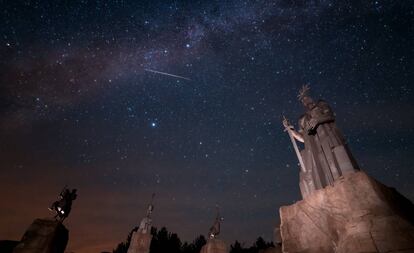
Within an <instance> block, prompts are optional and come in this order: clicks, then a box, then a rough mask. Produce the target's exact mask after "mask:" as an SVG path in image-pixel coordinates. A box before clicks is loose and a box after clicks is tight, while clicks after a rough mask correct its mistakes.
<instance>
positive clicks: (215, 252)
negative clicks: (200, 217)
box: [200, 239, 227, 253]
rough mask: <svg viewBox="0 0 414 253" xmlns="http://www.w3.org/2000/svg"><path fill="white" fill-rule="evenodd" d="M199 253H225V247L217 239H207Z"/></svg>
mask: <svg viewBox="0 0 414 253" xmlns="http://www.w3.org/2000/svg"><path fill="white" fill-rule="evenodd" d="M200 253H227V245H226V243H225V242H224V241H222V240H219V239H209V240H208V241H207V243H206V245H204V246H203V247H202V248H201V251H200Z"/></svg>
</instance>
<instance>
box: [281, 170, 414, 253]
mask: <svg viewBox="0 0 414 253" xmlns="http://www.w3.org/2000/svg"><path fill="white" fill-rule="evenodd" d="M280 219H281V236H282V241H283V243H282V245H283V252H289V253H299V252H300V253H305V252H306V253H332V252H336V253H362V252H364V253H370V252H372V253H374V252H375V253H380V252H381V253H382V252H389V253H391V252H393V253H394V252H395V253H396V252H407V253H408V252H414V206H413V204H412V203H411V202H410V201H409V200H407V199H406V198H404V197H403V196H402V195H401V194H399V193H398V192H397V191H396V190H395V189H393V188H389V187H387V186H385V185H383V184H381V183H379V182H377V181H375V180H374V179H372V178H370V177H369V176H368V175H366V174H365V173H364V172H355V173H349V174H347V175H345V176H344V177H342V178H340V179H339V180H337V181H336V182H335V183H334V185H333V186H328V187H326V188H324V189H321V190H318V191H315V192H314V193H313V194H310V195H309V196H308V197H307V198H305V199H304V200H302V201H299V202H297V203H295V204H293V205H291V206H284V207H281V208H280Z"/></svg>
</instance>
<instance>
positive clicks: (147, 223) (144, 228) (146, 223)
mask: <svg viewBox="0 0 414 253" xmlns="http://www.w3.org/2000/svg"><path fill="white" fill-rule="evenodd" d="M153 200H154V194H153V195H152V199H151V204H149V205H148V209H147V215H146V216H145V217H144V218H143V219H142V220H141V223H140V224H139V227H138V232H139V233H142V234H146V233H150V232H151V227H152V219H151V214H152V211H153V210H154V206H153V204H152V203H153Z"/></svg>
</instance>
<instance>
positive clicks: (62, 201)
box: [49, 186, 78, 222]
mask: <svg viewBox="0 0 414 253" xmlns="http://www.w3.org/2000/svg"><path fill="white" fill-rule="evenodd" d="M77 196H78V195H77V194H76V189H72V190H70V189H68V188H67V187H66V186H65V187H64V188H63V190H62V191H61V192H60V194H59V200H57V201H55V202H53V204H52V205H51V206H50V207H49V210H50V211H52V212H55V213H56V215H55V217H54V218H55V219H56V220H58V221H61V222H62V221H63V220H64V219H66V218H67V217H68V216H69V213H70V211H71V209H72V201H73V200H75V199H76V197H77Z"/></svg>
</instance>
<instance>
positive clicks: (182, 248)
mask: <svg viewBox="0 0 414 253" xmlns="http://www.w3.org/2000/svg"><path fill="white" fill-rule="evenodd" d="M137 229H138V228H134V229H133V230H132V231H131V232H130V233H129V234H128V237H127V240H126V241H125V242H122V243H120V244H118V246H117V247H116V249H114V250H113V251H112V252H113V253H127V251H128V248H129V244H130V242H131V237H132V233H133V232H134V231H137ZM151 235H152V241H151V246H150V253H165V252H168V253H199V252H200V250H201V248H202V247H203V246H204V244H206V243H207V240H206V238H205V237H204V236H203V235H200V236H198V237H197V238H195V239H194V240H193V241H192V242H191V243H188V242H184V243H183V242H181V240H180V238H179V237H178V235H177V234H176V233H171V232H169V231H168V230H167V228H165V227H163V228H161V229H160V230H157V228H154V227H153V228H152V229H151ZM269 247H273V243H269V242H266V241H265V240H263V238H262V237H259V238H257V240H256V242H255V243H254V244H253V245H252V246H250V247H244V245H243V244H241V243H240V242H238V241H235V242H234V244H232V245H230V253H258V252H259V251H260V250H263V249H267V248H269Z"/></svg>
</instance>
